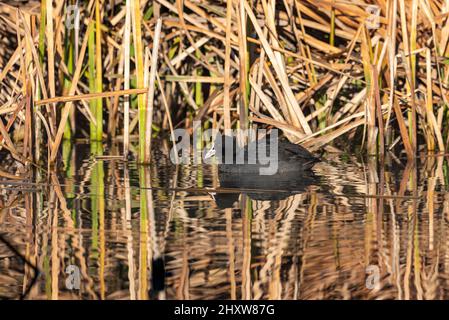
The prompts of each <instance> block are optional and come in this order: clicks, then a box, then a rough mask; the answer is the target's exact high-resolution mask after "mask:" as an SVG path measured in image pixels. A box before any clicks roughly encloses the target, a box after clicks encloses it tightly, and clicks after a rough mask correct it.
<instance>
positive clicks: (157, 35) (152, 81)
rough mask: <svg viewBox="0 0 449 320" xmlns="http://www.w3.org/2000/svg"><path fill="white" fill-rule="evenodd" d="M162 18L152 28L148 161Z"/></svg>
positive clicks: (148, 99)
mask: <svg viewBox="0 0 449 320" xmlns="http://www.w3.org/2000/svg"><path fill="white" fill-rule="evenodd" d="M161 28H162V19H160V18H159V19H158V20H157V22H156V27H155V30H154V38H153V52H152V53H151V69H150V75H149V83H148V92H147V107H146V120H145V125H146V127H145V133H146V139H145V157H144V162H145V163H150V159H151V132H152V130H151V129H152V128H151V127H152V124H153V109H154V91H155V83H156V74H157V63H158V56H159V39H160V36H161ZM161 91H162V88H161Z"/></svg>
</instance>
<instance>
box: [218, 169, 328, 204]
mask: <svg viewBox="0 0 449 320" xmlns="http://www.w3.org/2000/svg"><path fill="white" fill-rule="evenodd" d="M218 179H219V182H220V189H222V190H220V192H215V193H211V196H212V197H213V198H214V201H215V203H216V205H217V207H218V208H220V209H226V208H232V207H233V205H234V203H235V202H236V201H238V199H239V196H240V194H245V195H247V196H248V197H249V198H250V199H252V200H261V201H270V200H272V201H276V200H283V199H286V198H287V197H289V196H291V195H294V194H299V193H303V192H304V191H306V189H307V187H309V186H311V185H316V184H318V182H319V179H318V177H317V176H316V175H315V174H314V173H313V172H312V171H306V172H301V171H298V172H286V173H278V174H275V175H273V176H267V175H254V174H232V173H227V172H220V173H219V174H218Z"/></svg>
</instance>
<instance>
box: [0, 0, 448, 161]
mask: <svg viewBox="0 0 449 320" xmlns="http://www.w3.org/2000/svg"><path fill="white" fill-rule="evenodd" d="M76 3H77V2H76V1H72V0H66V1H63V0H57V1H49V0H44V1H42V2H41V6H40V10H38V11H34V12H31V11H30V12H24V15H25V16H30V17H31V16H33V17H34V20H33V21H34V24H35V25H36V27H33V28H31V25H29V24H30V22H29V20H27V19H21V18H20V17H21V16H20V15H18V14H17V13H16V10H15V9H11V7H10V6H8V5H6V4H1V5H0V6H1V7H0V14H1V15H2V17H3V18H4V19H2V20H1V22H0V23H1V24H2V26H3V25H4V26H5V27H4V28H1V30H5V31H2V32H4V33H6V35H8V36H9V38H10V39H17V43H16V48H17V49H16V48H13V47H11V46H2V49H1V52H0V57H2V60H0V61H3V63H2V71H1V73H0V83H1V88H2V96H1V97H0V114H1V117H2V118H3V119H2V121H3V122H4V123H5V125H4V127H5V128H4V129H3V128H0V129H1V131H2V132H1V136H2V138H1V143H2V146H3V149H6V150H8V151H9V152H11V153H12V154H13V155H14V156H15V157H16V159H19V161H25V162H27V160H26V159H31V157H30V156H29V155H25V154H22V157H23V158H21V157H20V156H18V154H20V152H21V150H20V143H19V144H17V143H18V141H19V142H20V138H16V140H17V139H19V140H18V141H15V140H14V139H13V138H12V137H13V136H17V137H18V136H19V135H18V134H15V133H16V132H20V131H21V130H22V131H23V129H24V128H23V126H24V123H25V122H22V121H21V120H20V119H23V117H24V116H25V117H26V114H25V113H24V112H25V109H23V108H22V106H23V103H21V102H20V97H19V96H18V95H17V92H19V91H21V92H24V93H26V92H27V91H26V90H25V88H26V87H27V86H31V89H32V92H33V97H34V99H35V101H34V104H35V108H34V109H33V112H34V113H35V115H34V118H35V119H36V121H35V126H34V128H35V132H34V133H33V134H34V135H35V139H34V143H36V144H37V145H36V148H34V150H40V149H42V148H41V147H42V146H43V145H44V143H45V142H48V143H47V144H48V146H49V148H48V153H49V154H48V158H49V159H50V162H54V161H55V160H56V159H58V152H59V147H60V144H61V142H62V140H63V139H66V140H73V139H74V138H75V137H83V136H86V132H88V131H89V130H90V133H88V134H87V137H89V139H90V140H91V141H103V140H104V138H105V134H104V133H105V132H107V133H108V136H111V137H116V138H118V139H121V140H122V141H123V144H124V147H123V153H124V155H127V154H128V153H130V152H131V153H135V155H136V158H138V159H139V161H140V162H142V163H149V162H150V161H151V157H150V155H151V137H152V136H153V135H156V134H158V133H160V132H161V131H168V132H172V131H173V128H174V127H180V126H181V127H182V126H184V127H187V128H191V126H192V122H193V121H194V120H201V121H202V123H203V124H204V125H205V126H208V127H211V126H213V127H216V128H219V129H230V128H237V127H240V128H247V127H248V125H254V124H258V125H261V126H264V127H275V128H279V129H281V130H283V132H284V134H285V136H286V137H287V138H288V139H290V140H291V141H293V142H295V143H301V144H303V145H304V146H306V147H308V148H311V149H318V148H322V147H324V146H327V145H332V148H333V150H335V149H337V148H339V149H347V150H350V151H354V150H360V151H362V152H363V153H365V154H369V155H382V154H384V153H385V152H388V151H394V152H395V153H397V154H400V153H401V152H405V154H407V156H408V157H413V156H414V155H415V154H416V152H417V151H419V150H422V149H427V150H428V151H439V152H444V151H445V149H446V147H447V143H448V136H449V135H448V131H449V126H447V125H446V123H447V119H448V109H447V104H446V101H447V89H446V87H447V82H448V79H449V64H447V63H446V61H447V57H449V52H448V51H449V50H448V42H449V32H448V30H449V29H447V19H448V17H447V16H446V15H445V14H444V13H445V12H446V11H447V10H449V7H448V5H447V3H446V2H445V1H443V0H438V1H435V2H433V4H436V5H433V4H430V3H428V2H427V1H418V0H412V1H410V3H409V2H407V1H405V0H388V1H380V0H379V1H370V2H368V1H360V2H358V3H350V2H343V1H337V0H332V1H321V2H316V1H311V0H304V1H298V0H288V1H282V2H279V1H275V0H254V1H245V0H234V1H227V2H224V3H222V4H217V3H216V2H213V1H202V2H192V1H188V0H186V1H184V2H176V3H171V2H168V1H166V0H155V1H148V0H122V1H115V2H113V3H109V2H108V4H107V5H106V2H105V1H102V0H90V1H85V2H80V1H78V6H79V9H80V11H79V14H80V28H79V29H78V30H73V29H70V28H69V27H67V25H66V24H65V23H66V22H67V21H68V19H70V18H71V17H68V16H67V14H66V13H67V12H68V11H67V9H68V6H69V5H73V4H76ZM368 5H377V6H378V7H379V8H380V16H379V17H378V25H377V26H375V27H372V26H369V25H368V24H367V20H368V19H371V18H372V17H370V14H369V13H368V11H367V10H366V8H367V7H368ZM5 8H9V9H5ZM6 26H9V27H8V28H6ZM11 26H15V28H11ZM27 29H28V30H32V34H31V33H27V31H26V30H27ZM8 30H12V31H8ZM440 30H443V31H440ZM8 32H9V34H8ZM27 43H28V44H32V45H26V44H27ZM19 46H20V48H18V47H19ZM34 46H35V47H34ZM83 48H84V49H83ZM23 57H29V58H30V59H29V63H30V66H31V67H30V68H25V63H26V61H27V60H26V59H24V58H23ZM24 70H27V73H28V74H26V75H24ZM17 88H19V89H21V90H19V91H18V90H17ZM136 90H137V91H136ZM162 93H163V94H162ZM164 97H165V98H164ZM85 120H87V121H85ZM27 123H29V122H27ZM87 123H88V124H89V125H88V126H86V124H87ZM0 127H1V126H0ZM87 127H90V128H87ZM171 135H172V136H173V134H171ZM421 137H422V138H423V139H419V138H421ZM136 141H137V142H138V143H137V144H138V148H135V147H134V145H133V144H135V143H136ZM348 141H351V143H349V142H348ZM418 141H423V142H422V143H421V145H418ZM27 143H28V142H27ZM16 144H17V147H16ZM30 150H33V148H31V149H30ZM35 155H39V157H40V158H41V159H42V158H45V157H42V154H41V153H39V152H38V151H36V152H35Z"/></svg>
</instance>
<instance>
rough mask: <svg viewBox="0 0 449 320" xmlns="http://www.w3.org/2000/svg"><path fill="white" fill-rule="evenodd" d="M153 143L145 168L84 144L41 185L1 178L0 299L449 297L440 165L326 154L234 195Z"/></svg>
mask: <svg viewBox="0 0 449 320" xmlns="http://www.w3.org/2000/svg"><path fill="white" fill-rule="evenodd" d="M155 149H157V150H159V151H158V152H157V153H155V155H154V157H153V159H154V160H153V163H152V164H151V165H150V166H146V167H143V166H137V165H136V164H135V163H133V162H124V161H123V160H122V159H120V158H118V157H93V156H90V155H89V148H88V147H86V146H82V145H80V146H77V147H76V148H75V149H73V150H72V151H71V153H70V152H69V153H65V154H64V157H65V158H66V159H67V161H66V163H65V166H64V168H61V170H60V171H59V172H58V173H57V174H56V173H52V174H46V173H45V174H43V173H39V172H37V173H35V176H34V178H33V179H34V180H33V181H37V180H36V179H38V178H39V176H41V178H40V182H39V183H33V181H31V180H28V181H12V182H11V181H10V180H7V179H4V178H1V179H3V180H1V181H0V234H1V237H2V238H1V240H2V241H0V297H1V298H11V299H16V298H19V297H20V296H21V295H25V298H26V299H448V298H449V192H448V189H447V174H448V172H447V163H446V159H445V158H443V157H421V158H419V159H417V160H416V161H414V162H407V160H404V159H397V158H390V157H387V161H386V162H385V163H382V164H379V163H378V162H377V161H376V160H375V159H372V160H370V161H369V162H368V163H363V162H361V161H360V160H358V159H357V158H356V157H355V156H339V155H327V156H326V157H325V160H324V161H323V162H322V163H319V164H317V165H316V166H315V168H314V170H313V171H314V173H313V175H312V174H311V175H304V176H298V177H294V179H295V181H300V182H299V183H296V184H294V185H293V188H292V186H289V188H283V185H282V182H281V183H272V182H270V178H269V177H268V178H266V180H265V185H263V186H258V185H257V184H262V183H263V182H261V181H255V182H254V185H251V184H250V185H246V187H245V188H244V189H243V190H241V188H238V184H236V186H237V187H235V186H234V185H233V184H232V181H231V183H229V184H226V187H225V188H224V187H223V177H220V176H219V175H218V173H217V168H216V167H214V166H211V165H195V166H193V165H191V166H188V165H182V166H178V167H176V166H174V165H172V164H171V162H170V161H169V160H168V158H167V156H166V154H167V153H166V151H165V150H166V148H164V145H163V144H161V145H160V146H157V147H156V148H155ZM119 151H120V149H119V148H118V147H115V148H110V149H107V150H106V149H105V150H104V151H103V153H104V154H105V155H106V154H108V155H110V154H119ZM42 177H45V178H42ZM220 179H221V180H222V181H221V182H220ZM248 186H249V187H248ZM36 272H38V274H36ZM36 275H37V277H35V276H36Z"/></svg>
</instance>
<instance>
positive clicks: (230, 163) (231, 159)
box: [205, 134, 320, 175]
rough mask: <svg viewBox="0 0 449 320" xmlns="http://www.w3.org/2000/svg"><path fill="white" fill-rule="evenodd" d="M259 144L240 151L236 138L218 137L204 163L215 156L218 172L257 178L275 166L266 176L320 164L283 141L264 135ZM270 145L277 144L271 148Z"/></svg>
mask: <svg viewBox="0 0 449 320" xmlns="http://www.w3.org/2000/svg"><path fill="white" fill-rule="evenodd" d="M272 138H273V139H272ZM261 141H262V140H255V141H252V142H250V143H249V144H247V145H245V146H244V147H240V146H239V145H238V142H237V138H236V137H235V136H229V135H220V134H219V135H217V137H216V139H215V140H214V143H213V145H212V147H211V148H210V149H209V150H208V151H207V153H206V155H205V159H209V158H211V157H212V156H214V155H215V156H216V157H217V159H218V169H219V171H221V172H229V173H235V174H239V173H242V174H243V173H246V174H256V173H259V174H260V173H261V171H260V169H261V168H264V169H267V168H269V167H270V166H275V167H276V168H275V169H276V170H275V171H274V172H272V173H268V174H270V175H273V174H279V173H285V172H303V171H307V170H310V169H311V168H312V167H313V166H314V165H315V164H316V163H317V162H319V161H320V160H319V158H318V157H316V156H314V155H313V154H312V153H310V152H309V151H308V150H307V149H305V148H304V147H302V146H300V145H297V144H293V143H291V142H289V141H288V140H286V139H285V138H281V139H278V138H277V136H274V137H271V136H270V135H267V136H266V137H265V138H264V142H265V143H261ZM273 141H274V142H277V143H275V144H274V145H273ZM261 148H265V150H263V149H261ZM272 153H274V154H272ZM262 175H264V174H262Z"/></svg>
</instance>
